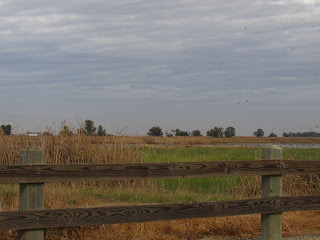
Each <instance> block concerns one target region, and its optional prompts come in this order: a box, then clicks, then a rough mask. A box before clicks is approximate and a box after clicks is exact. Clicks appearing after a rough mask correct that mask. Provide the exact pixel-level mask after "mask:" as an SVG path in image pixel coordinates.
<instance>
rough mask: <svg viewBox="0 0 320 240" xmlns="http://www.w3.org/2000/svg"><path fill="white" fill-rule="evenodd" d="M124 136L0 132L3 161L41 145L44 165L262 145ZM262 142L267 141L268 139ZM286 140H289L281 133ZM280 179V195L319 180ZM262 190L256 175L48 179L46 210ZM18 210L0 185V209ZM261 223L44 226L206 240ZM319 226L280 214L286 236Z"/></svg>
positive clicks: (290, 152) (69, 233)
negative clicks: (171, 142) (148, 142)
mask: <svg viewBox="0 0 320 240" xmlns="http://www.w3.org/2000/svg"><path fill="white" fill-rule="evenodd" d="M147 138H149V137H147ZM204 138H206V137H204ZM128 139H131V137H105V138H104V137H100V138H98V137H88V136H72V137H57V136H51V137H38V138H32V137H23V138H21V137H20V138H17V137H5V136H2V137H0V146H1V147H0V163H1V164H9V163H10V164H15V163H19V152H20V149H21V148H22V147H24V146H26V145H40V146H41V147H42V148H43V149H44V150H45V152H46V161H47V163H61V164H63V163H137V162H189V161H218V160H258V159H261V148H257V147H251V148H244V147H237V148H233V147H190V146H184V147H183V146H179V147H177V146H171V147H168V146H167V147H164V146H162V147H152V146H151V147H147V146H143V147H142V146H140V145H139V146H136V145H128V144H127V143H132V142H129V140H128ZM137 139H139V138H137ZM152 139H153V138H152ZM156 139H157V138H156ZM159 139H162V138H159ZM163 139H174V138H163ZM181 139H184V138H181ZM254 139H257V138H254ZM262 139H268V140H269V138H262ZM281 139H282V138H281ZM286 140H288V139H287V138H286ZM289 140H290V139H289ZM304 140H305V141H309V140H306V139H304ZM311 140H313V143H315V142H316V141H318V139H316V138H314V139H311ZM294 141H295V139H291V142H294ZM111 143H112V144H111ZM180 144H181V145H188V143H186V144H185V143H182V140H181V141H180V143H179V145H180ZM189 144H190V143H189ZM284 159H291V160H299V159H308V160H313V159H320V149H284ZM283 184H284V188H283V189H284V195H291V196H297V195H300V196H303V195H319V194H320V189H319V184H320V179H319V177H318V176H314V175H301V176H285V177H284V183H283ZM260 191H261V186H260V177H220V178H202V179H200V178H195V179H174V180H173V179H170V180H159V181H158V180H148V181H147V180H134V181H108V182H76V183H50V184H46V185H45V208H48V209H50V208H53V209H54V208H73V207H89V206H107V205H118V204H126V205H127V204H138V203H176V202H183V203H188V202H198V201H219V200H233V199H246V198H254V197H259V196H260ZM17 208H18V185H17V184H5V185H0V210H1V211H10V210H17ZM311 218H312V219H313V221H312V222H310V219H311ZM259 222H260V217H259V216H257V215H252V216H239V217H225V218H209V219H193V220H179V221H164V222H153V223H137V224H115V225H108V226H94V227H76V228H67V229H49V230H47V231H46V239H96V238H99V239H142V240H144V239H206V237H209V236H211V237H212V236H217V237H218V236H220V237H223V236H234V237H258V236H259V231H260V229H259V228H260V224H259ZM319 223H320V214H319V213H318V212H302V213H285V214H284V224H283V232H284V235H286V236H287V235H298V234H306V235H307V234H309V235H311V234H320V224H319ZM16 236H17V232H16V231H5V232H2V233H0V239H15V238H16Z"/></svg>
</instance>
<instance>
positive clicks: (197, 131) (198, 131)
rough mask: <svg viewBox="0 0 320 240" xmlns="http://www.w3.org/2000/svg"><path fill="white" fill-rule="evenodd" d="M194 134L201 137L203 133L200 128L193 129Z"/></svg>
mask: <svg viewBox="0 0 320 240" xmlns="http://www.w3.org/2000/svg"><path fill="white" fill-rule="evenodd" d="M192 136H195V137H200V136H202V135H201V132H200V130H193V131H192Z"/></svg>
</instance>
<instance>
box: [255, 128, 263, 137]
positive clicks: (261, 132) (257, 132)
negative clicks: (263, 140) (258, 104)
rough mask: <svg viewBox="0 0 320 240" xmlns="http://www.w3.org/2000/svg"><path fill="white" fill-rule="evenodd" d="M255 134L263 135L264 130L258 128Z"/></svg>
mask: <svg viewBox="0 0 320 240" xmlns="http://www.w3.org/2000/svg"><path fill="white" fill-rule="evenodd" d="M253 135H254V136H256V137H263V136H264V131H263V130H262V129H261V128H258V130H257V131H256V132H254V133H253Z"/></svg>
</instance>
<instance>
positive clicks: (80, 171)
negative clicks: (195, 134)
mask: <svg viewBox="0 0 320 240" xmlns="http://www.w3.org/2000/svg"><path fill="white" fill-rule="evenodd" d="M304 173H305V174H312V173H314V174H320V160H299V161H296V160H294V161H293V160H263V161H261V160H259V161H253V160H245V161H215V162H185V163H141V164H64V165H50V164H45V165H40V164H39V165H0V183H46V182H63V181H90V180H92V181H99V180H119V179H142V178H143V179H146V178H159V179H163V178H194V177H223V176H252V175H287V174H304Z"/></svg>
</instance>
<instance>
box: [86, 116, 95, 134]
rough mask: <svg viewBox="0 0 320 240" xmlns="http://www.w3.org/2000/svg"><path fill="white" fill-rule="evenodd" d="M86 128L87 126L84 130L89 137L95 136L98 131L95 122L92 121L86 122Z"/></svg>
mask: <svg viewBox="0 0 320 240" xmlns="http://www.w3.org/2000/svg"><path fill="white" fill-rule="evenodd" d="M84 126H85V127H84V128H85V129H86V131H87V134H88V135H90V136H92V135H94V134H95V132H96V130H97V129H96V127H95V126H94V122H93V121H92V120H88V119H87V120H85V121H84Z"/></svg>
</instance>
